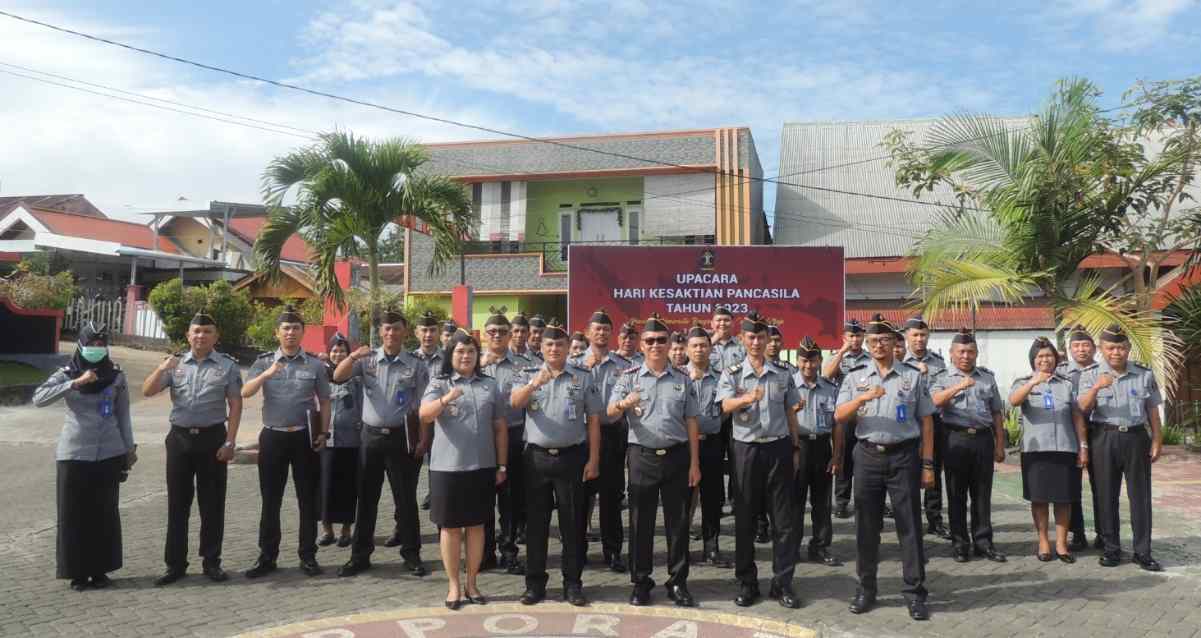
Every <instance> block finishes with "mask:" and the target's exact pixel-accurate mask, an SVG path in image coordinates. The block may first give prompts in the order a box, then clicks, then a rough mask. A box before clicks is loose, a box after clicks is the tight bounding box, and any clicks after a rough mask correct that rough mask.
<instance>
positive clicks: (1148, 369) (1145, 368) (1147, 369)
mask: <svg viewBox="0 0 1201 638" xmlns="http://www.w3.org/2000/svg"><path fill="white" fill-rule="evenodd" d="M1128 365H1132V366H1134V367H1136V368H1138V369H1139V370H1146V371H1147V372H1150V371H1151V368H1148V367H1147V366H1145V365H1143V364H1141V363H1135V362H1133V361H1131V362H1130V363H1129V364H1128Z"/></svg>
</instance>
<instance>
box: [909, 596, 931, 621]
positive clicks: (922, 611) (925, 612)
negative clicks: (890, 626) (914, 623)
mask: <svg viewBox="0 0 1201 638" xmlns="http://www.w3.org/2000/svg"><path fill="white" fill-rule="evenodd" d="M909 617H910V618H912V619H914V620H930V608H929V607H927V606H926V601H924V600H911V601H909Z"/></svg>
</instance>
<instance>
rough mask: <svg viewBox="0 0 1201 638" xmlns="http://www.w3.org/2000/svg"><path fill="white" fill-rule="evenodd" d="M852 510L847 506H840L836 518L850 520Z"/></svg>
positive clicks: (835, 514)
mask: <svg viewBox="0 0 1201 638" xmlns="http://www.w3.org/2000/svg"><path fill="white" fill-rule="evenodd" d="M850 517H851V508H850V507H849V506H847V505H839V506H838V507H837V508H836V509H835V510H834V518H850Z"/></svg>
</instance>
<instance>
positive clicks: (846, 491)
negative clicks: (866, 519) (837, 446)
mask: <svg viewBox="0 0 1201 638" xmlns="http://www.w3.org/2000/svg"><path fill="white" fill-rule="evenodd" d="M845 427H846V428H847V431H846V440H845V441H844V442H843V446H842V475H841V476H836V477H834V505H835V506H837V507H839V508H843V507H848V506H849V505H850V504H851V499H852V497H853V496H854V494H852V491H851V487H852V483H853V480H854V478H855V445H856V444H857V443H859V439H857V438H855V430H854V427H852V426H845ZM919 478H920V477H919Z"/></svg>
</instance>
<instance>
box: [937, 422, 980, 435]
mask: <svg viewBox="0 0 1201 638" xmlns="http://www.w3.org/2000/svg"><path fill="white" fill-rule="evenodd" d="M942 425H943V427H944V428H946V429H947V431H948V432H958V433H960V434H967V435H968V436H975V435H977V434H992V428H991V427H978V428H975V427H967V426H963V425H957V424H955V423H947V422H946V421H943V422H942Z"/></svg>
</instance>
